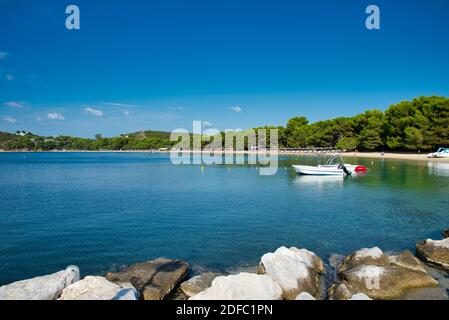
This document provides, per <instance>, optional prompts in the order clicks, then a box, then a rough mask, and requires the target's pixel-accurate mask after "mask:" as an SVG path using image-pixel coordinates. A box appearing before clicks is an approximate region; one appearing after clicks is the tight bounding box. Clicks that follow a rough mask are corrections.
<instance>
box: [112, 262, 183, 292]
mask: <svg viewBox="0 0 449 320" xmlns="http://www.w3.org/2000/svg"><path fill="white" fill-rule="evenodd" d="M188 269H189V265H188V264H187V263H186V262H184V261H181V260H170V259H164V258H160V259H156V260H152V261H148V262H144V263H138V264H134V265H131V266H129V267H126V268H125V269H123V270H122V271H120V272H110V273H108V274H107V275H106V278H107V279H108V280H109V281H112V282H115V283H123V282H129V283H131V284H132V285H133V286H134V287H135V288H136V289H137V290H138V291H139V292H140V293H141V295H142V297H143V298H144V299H145V300H162V299H164V298H165V297H166V296H167V295H168V294H169V293H170V292H171V291H172V290H173V289H174V288H175V286H176V285H177V284H179V282H180V281H181V280H182V279H184V277H185V276H186V275H187V272H188Z"/></svg>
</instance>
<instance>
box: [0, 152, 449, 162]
mask: <svg viewBox="0 0 449 320" xmlns="http://www.w3.org/2000/svg"><path fill="white" fill-rule="evenodd" d="M14 152H23V153H43V152H56V153H58V152H59V153H70V152H72V153H74V152H82V153H84V152H85V153H96V152H99V153H169V152H170V151H160V150H67V151H63V150H54V151H21V150H16V151H5V150H0V153H14ZM209 152H210V151H204V150H203V151H202V153H209ZM184 153H195V154H197V153H200V151H184ZM221 153H223V154H232V153H234V154H252V155H255V154H260V155H264V154H265V152H257V151H234V152H233V151H221ZM270 154H271V155H276V154H277V155H291V156H300V155H329V156H330V155H334V154H336V153H335V152H308V153H302V152H291V151H281V152H271V153H269V154H268V155H270ZM342 155H343V156H344V157H355V158H371V159H397V160H414V161H432V162H446V163H449V158H427V155H428V153H427V152H426V153H421V154H419V153H397V152H396V153H394V152H384V153H383V154H382V153H381V152H345V153H342Z"/></svg>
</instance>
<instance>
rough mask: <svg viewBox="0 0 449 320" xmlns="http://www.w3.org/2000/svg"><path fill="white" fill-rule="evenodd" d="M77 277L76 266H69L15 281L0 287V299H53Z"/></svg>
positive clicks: (78, 274) (78, 273) (78, 272)
mask: <svg viewBox="0 0 449 320" xmlns="http://www.w3.org/2000/svg"><path fill="white" fill-rule="evenodd" d="M79 277H80V271H79V269H78V267H76V266H69V267H67V268H66V269H65V270H63V271H59V272H56V273H53V274H50V275H46V276H40V277H36V278H32V279H27V280H22V281H17V282H14V283H11V284H8V285H5V286H2V287H0V300H55V299H57V298H58V297H59V296H60V295H61V292H62V290H63V289H64V288H65V287H67V286H69V285H70V284H72V283H74V282H76V281H78V280H79Z"/></svg>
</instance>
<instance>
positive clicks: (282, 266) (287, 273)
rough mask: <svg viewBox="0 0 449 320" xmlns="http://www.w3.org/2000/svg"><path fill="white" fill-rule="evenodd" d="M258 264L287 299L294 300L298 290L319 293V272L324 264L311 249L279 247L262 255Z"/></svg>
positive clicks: (314, 294) (313, 293)
mask: <svg viewBox="0 0 449 320" xmlns="http://www.w3.org/2000/svg"><path fill="white" fill-rule="evenodd" d="M260 265H261V267H260V269H261V271H262V272H263V273H265V274H267V275H268V276H270V277H271V278H272V279H273V280H274V281H275V282H276V283H277V284H279V286H280V287H281V288H282V291H283V296H284V298H285V299H287V300H294V299H295V298H296V297H297V296H298V294H299V293H300V292H308V293H310V294H311V295H312V296H317V295H318V294H319V273H320V272H322V271H323V270H324V266H323V262H322V261H321V259H320V258H319V257H318V256H317V255H315V254H314V253H313V252H311V251H308V250H306V249H298V248H290V249H288V248H286V247H280V248H278V249H277V250H276V251H275V252H274V253H271V252H269V253H266V254H265V255H263V256H262V258H261V263H260Z"/></svg>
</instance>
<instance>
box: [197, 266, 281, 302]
mask: <svg viewBox="0 0 449 320" xmlns="http://www.w3.org/2000/svg"><path fill="white" fill-rule="evenodd" d="M281 299H282V289H281V288H280V287H279V285H278V284H277V283H276V282H274V281H273V279H271V278H270V277H269V276H267V275H259V274H253V273H246V272H243V273H239V274H237V275H229V276H220V277H217V278H215V279H214V280H213V281H212V286H211V287H210V288H208V289H206V290H205V291H203V292H200V293H198V294H196V295H194V296H193V297H191V298H190V299H189V300H281Z"/></svg>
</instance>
